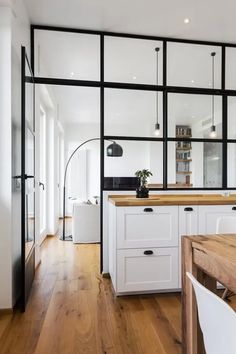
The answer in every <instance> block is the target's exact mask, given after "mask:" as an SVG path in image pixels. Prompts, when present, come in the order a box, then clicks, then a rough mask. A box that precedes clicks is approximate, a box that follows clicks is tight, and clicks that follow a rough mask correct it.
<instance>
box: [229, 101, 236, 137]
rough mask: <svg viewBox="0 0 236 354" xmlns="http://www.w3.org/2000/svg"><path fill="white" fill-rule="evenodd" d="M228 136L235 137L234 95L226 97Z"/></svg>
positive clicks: (235, 104) (235, 110) (235, 105)
mask: <svg viewBox="0 0 236 354" xmlns="http://www.w3.org/2000/svg"><path fill="white" fill-rule="evenodd" d="M228 138H229V139H236V97H228Z"/></svg>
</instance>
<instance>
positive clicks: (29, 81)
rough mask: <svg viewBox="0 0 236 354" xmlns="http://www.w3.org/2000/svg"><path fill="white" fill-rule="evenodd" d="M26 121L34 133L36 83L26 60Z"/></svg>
mask: <svg viewBox="0 0 236 354" xmlns="http://www.w3.org/2000/svg"><path fill="white" fill-rule="evenodd" d="M25 75H26V77H27V78H26V81H25V119H26V120H27V122H28V124H29V126H30V128H31V129H32V131H34V83H33V78H32V76H31V75H32V73H31V71H30V67H29V64H28V61H27V60H25Z"/></svg>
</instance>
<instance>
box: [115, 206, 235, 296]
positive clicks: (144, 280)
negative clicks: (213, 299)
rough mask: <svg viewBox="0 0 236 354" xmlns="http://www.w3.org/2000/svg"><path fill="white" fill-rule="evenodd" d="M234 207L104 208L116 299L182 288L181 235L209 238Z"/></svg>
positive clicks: (233, 212)
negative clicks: (106, 215) (107, 223)
mask: <svg viewBox="0 0 236 354" xmlns="http://www.w3.org/2000/svg"><path fill="white" fill-rule="evenodd" d="M222 216H236V205H185V206H182V205H181V206H178V205H174V206H173V205H170V206H162V205H161V206H144V207H140V206H129V207H125V206H122V207H116V206H115V205H113V204H112V203H110V205H109V272H110V275H111V279H112V283H113V287H114V290H115V292H116V294H117V295H122V294H131V293H138V292H140V293H142V292H148V291H150V292H155V291H157V292H159V291H166V292H168V291H172V290H178V289H180V288H181V237H182V235H196V234H214V233H215V232H216V223H217V219H218V218H219V217H222Z"/></svg>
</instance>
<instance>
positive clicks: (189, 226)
mask: <svg viewBox="0 0 236 354" xmlns="http://www.w3.org/2000/svg"><path fill="white" fill-rule="evenodd" d="M197 234H198V205H184V206H183V205H180V206H179V236H180V238H179V288H181V286H182V284H181V274H182V272H181V267H182V265H181V237H182V236H183V235H197Z"/></svg>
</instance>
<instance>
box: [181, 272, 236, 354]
mask: <svg viewBox="0 0 236 354" xmlns="http://www.w3.org/2000/svg"><path fill="white" fill-rule="evenodd" d="M186 274H187V276H188V278H189V279H190V280H191V282H192V285H193V287H194V291H195V295H196V299H197V308H198V318H199V323H200V327H201V330H202V333H203V340H204V344H205V350H206V354H235V353H236V335H235V333H236V313H235V312H234V310H233V309H232V308H231V307H230V306H229V305H227V303H226V302H225V301H223V300H222V299H221V298H220V297H218V296H217V295H215V294H214V293H212V292H211V291H209V290H208V289H206V288H205V287H204V286H203V285H202V284H200V283H199V282H198V281H197V280H196V279H195V278H194V276H193V275H192V274H190V273H186Z"/></svg>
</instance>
